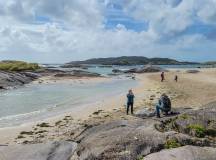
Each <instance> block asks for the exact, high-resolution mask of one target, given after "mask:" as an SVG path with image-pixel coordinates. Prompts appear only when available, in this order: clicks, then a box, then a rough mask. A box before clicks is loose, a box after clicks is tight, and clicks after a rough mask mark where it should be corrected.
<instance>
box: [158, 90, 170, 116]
mask: <svg viewBox="0 0 216 160" xmlns="http://www.w3.org/2000/svg"><path fill="white" fill-rule="evenodd" d="M160 110H161V111H163V112H165V114H166V115H167V114H168V112H169V111H171V101H170V99H169V97H168V96H167V95H166V94H165V93H164V94H162V95H161V97H160V99H159V102H158V104H157V105H156V114H157V117H158V118H160Z"/></svg>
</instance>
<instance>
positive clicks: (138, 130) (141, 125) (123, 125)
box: [77, 119, 166, 160]
mask: <svg viewBox="0 0 216 160" xmlns="http://www.w3.org/2000/svg"><path fill="white" fill-rule="evenodd" d="M154 123H157V121H154V120H150V119H148V120H145V121H143V120H141V119H136V120H119V121H113V122H110V123H105V124H101V125H99V126H96V127H93V128H91V129H88V130H86V131H85V132H84V133H83V134H81V136H79V137H78V138H77V141H78V142H79V143H80V144H79V146H78V149H77V154H78V156H79V158H80V160H105V159H106V160H107V159H116V160H117V159H124V160H131V159H137V157H139V155H148V154H150V153H153V152H157V151H160V150H161V149H162V148H163V144H164V143H165V141H166V136H165V135H164V134H163V133H161V132H158V131H157V130H156V129H155V128H154Z"/></svg>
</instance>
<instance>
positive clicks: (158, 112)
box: [156, 104, 170, 117]
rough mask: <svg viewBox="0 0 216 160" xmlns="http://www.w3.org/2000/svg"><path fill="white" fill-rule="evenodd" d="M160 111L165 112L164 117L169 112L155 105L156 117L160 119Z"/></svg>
mask: <svg viewBox="0 0 216 160" xmlns="http://www.w3.org/2000/svg"><path fill="white" fill-rule="evenodd" d="M160 110H161V111H163V112H165V114H166V115H167V114H168V112H169V111H170V110H166V109H164V108H163V107H161V106H160V105H159V104H157V105H156V114H157V117H160Z"/></svg>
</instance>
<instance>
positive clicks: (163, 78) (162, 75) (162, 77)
mask: <svg viewBox="0 0 216 160" xmlns="http://www.w3.org/2000/svg"><path fill="white" fill-rule="evenodd" d="M164 80H165V75H164V72H162V73H161V82H163V81H164Z"/></svg>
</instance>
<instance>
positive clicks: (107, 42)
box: [0, 0, 216, 63]
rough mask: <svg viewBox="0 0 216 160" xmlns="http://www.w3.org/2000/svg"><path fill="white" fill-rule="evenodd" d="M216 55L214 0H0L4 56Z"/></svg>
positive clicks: (52, 59)
mask: <svg viewBox="0 0 216 160" xmlns="http://www.w3.org/2000/svg"><path fill="white" fill-rule="evenodd" d="M117 56H146V57H167V58H174V59H177V60H182V61H201V62H202V61H213V60H216V0H6V1H5V0H0V60H5V59H7V60H8V59H14V60H25V61H29V62H40V63H64V62H69V61H74V60H84V59H88V58H96V57H117Z"/></svg>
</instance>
